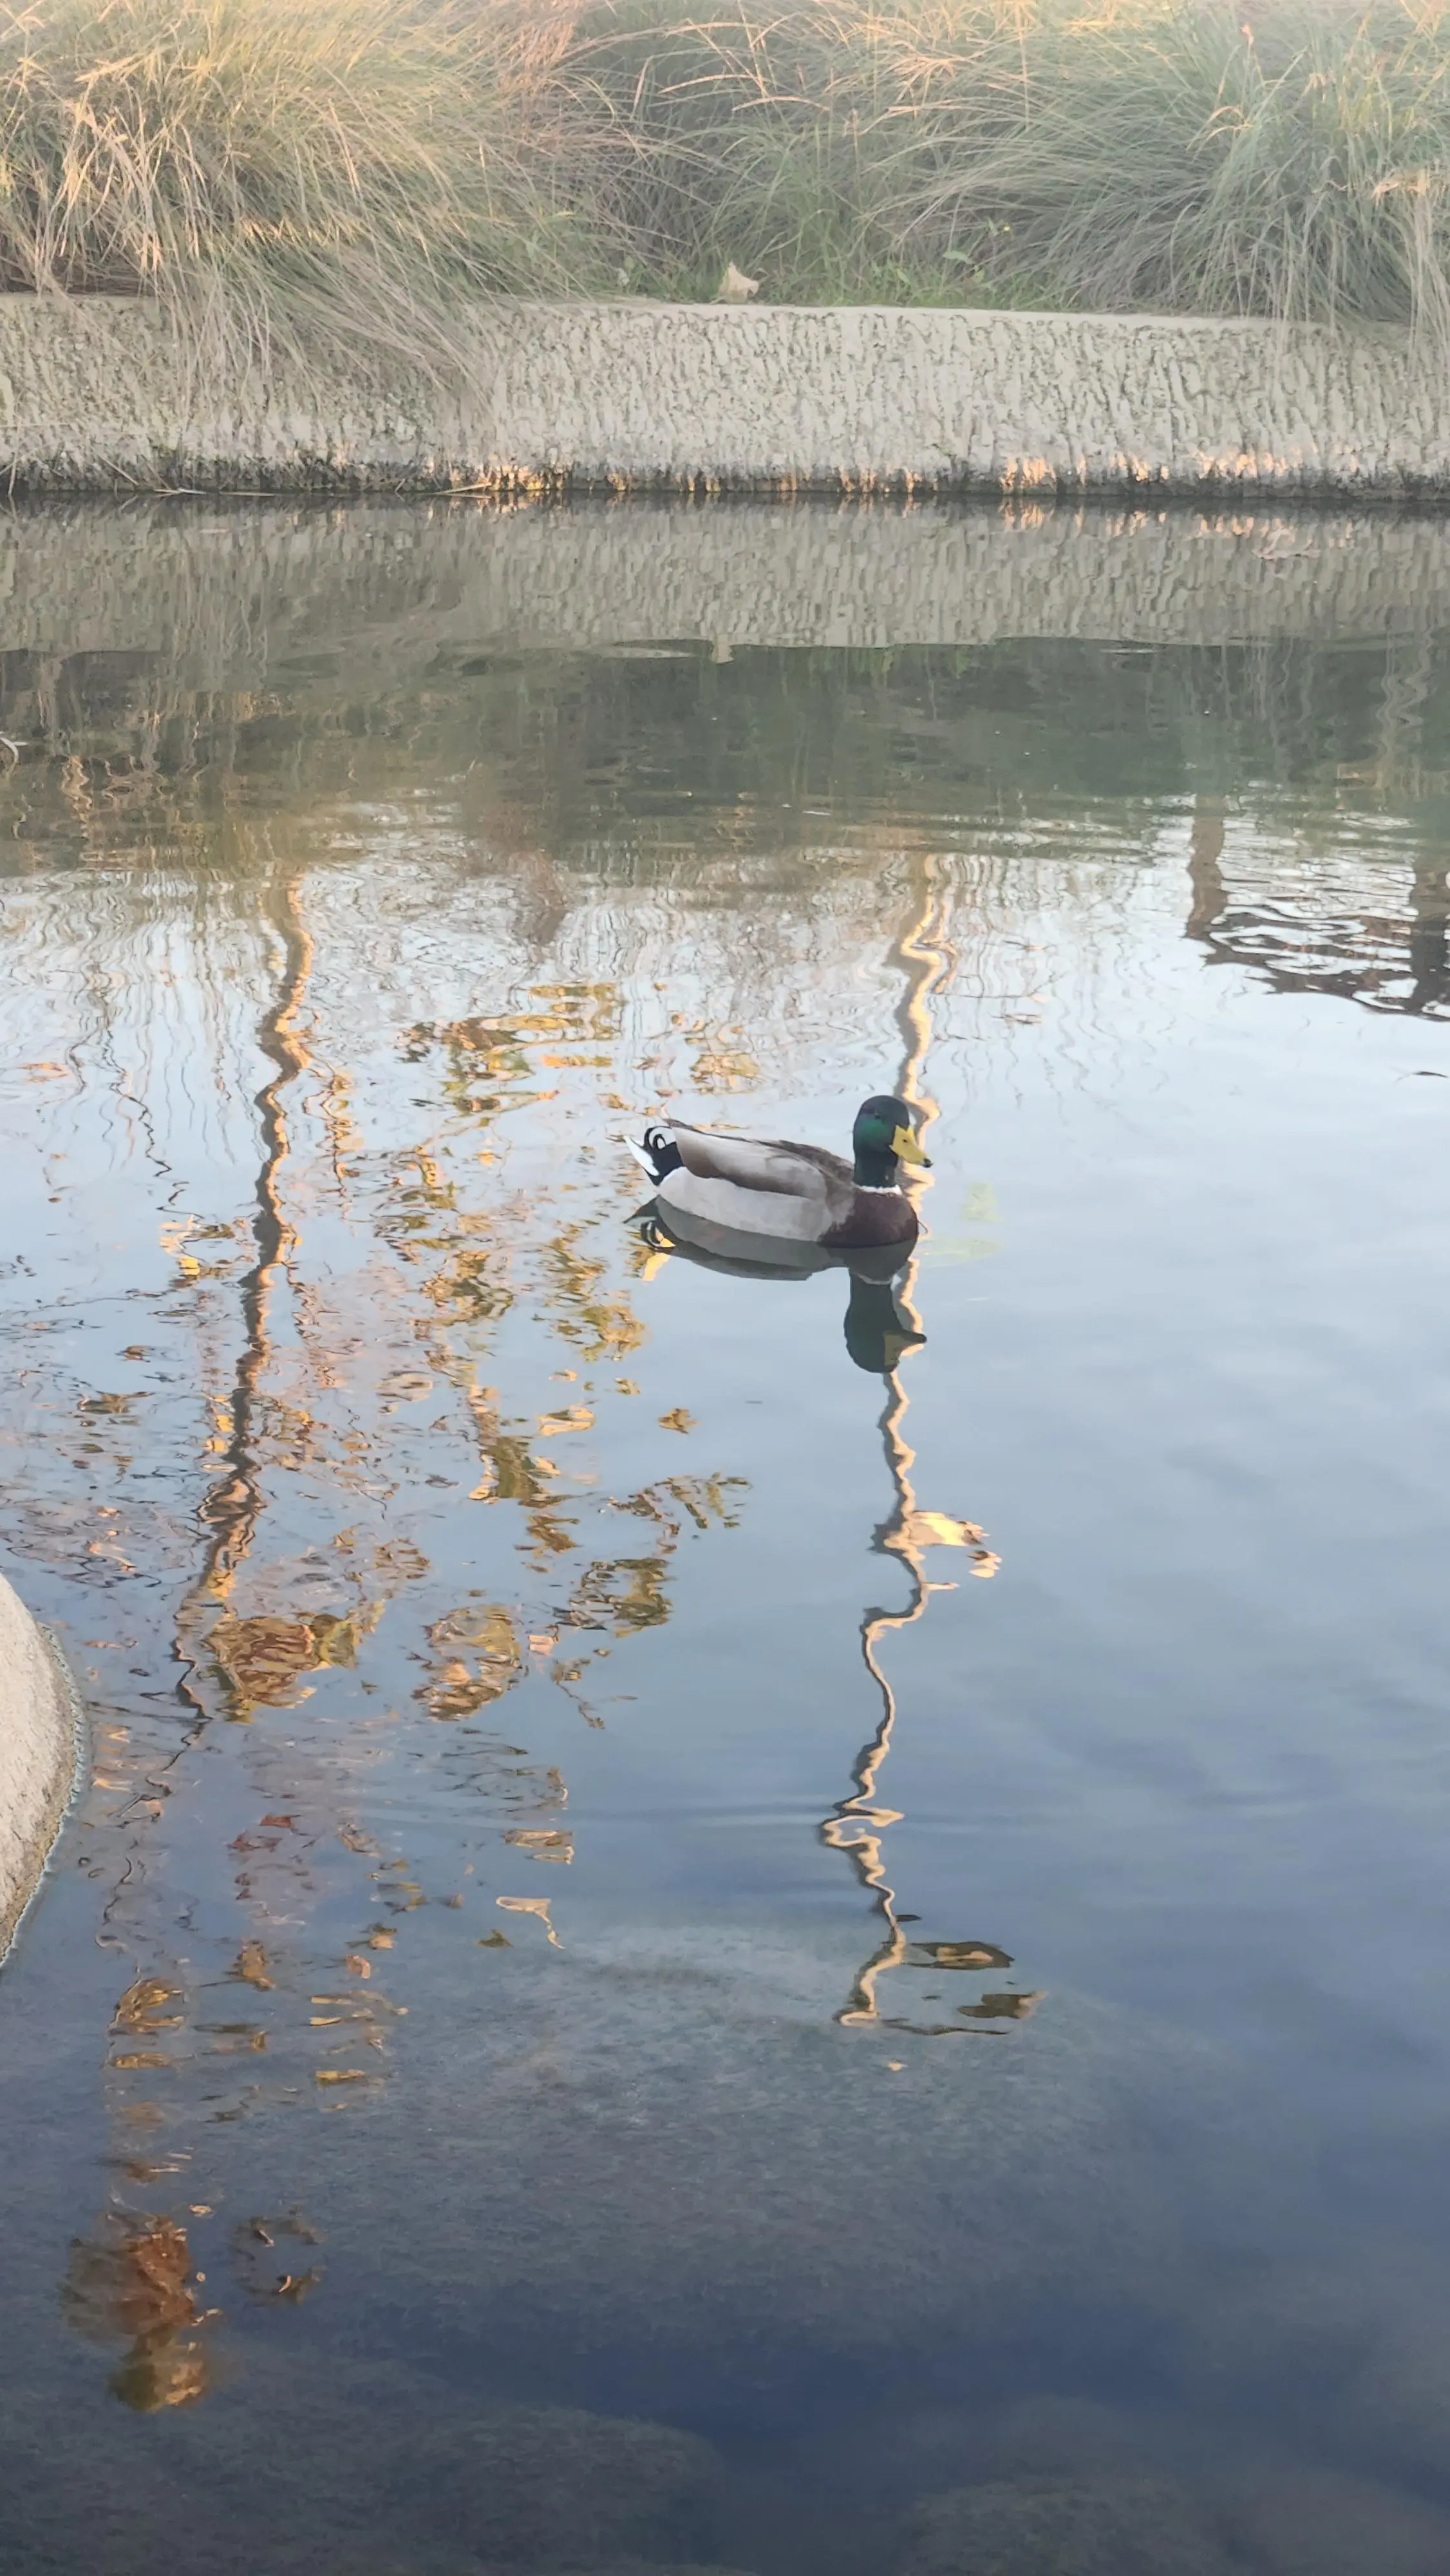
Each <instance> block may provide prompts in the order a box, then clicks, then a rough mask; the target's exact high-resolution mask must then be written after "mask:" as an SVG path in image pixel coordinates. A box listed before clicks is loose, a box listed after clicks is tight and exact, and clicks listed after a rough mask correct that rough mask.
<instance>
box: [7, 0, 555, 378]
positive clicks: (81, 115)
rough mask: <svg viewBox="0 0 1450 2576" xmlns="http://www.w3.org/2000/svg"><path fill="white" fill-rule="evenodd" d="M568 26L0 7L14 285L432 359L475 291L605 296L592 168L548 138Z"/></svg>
mask: <svg viewBox="0 0 1450 2576" xmlns="http://www.w3.org/2000/svg"><path fill="white" fill-rule="evenodd" d="M561 23H564V24H566V22H557V21H554V20H552V19H551V18H550V16H549V14H548V13H547V12H544V11H541V10H539V9H538V8H535V7H519V6H515V5H511V0H501V4H500V0H489V5H485V6H483V7H473V8H463V7H459V8H442V7H439V6H437V5H435V0H413V4H412V5H402V6H400V5H399V0H99V4H98V5H97V0H34V5H33V6H30V7H27V8H24V9H15V8H13V7H12V8H10V9H8V10H3V9H0V281H3V284H4V286H5V287H6V288H8V289H10V290H12V291H13V290H15V289H17V288H22V289H23V288H30V289H34V290H37V291H39V292H42V293H44V292H46V291H49V290H54V289H61V290H66V291H70V292H88V293H95V292H105V293H112V294H123V295H124V294H138V293H139V294H147V295H152V296H156V297H159V298H160V299H162V301H163V302H164V303H166V304H167V306H168V307H169V308H170V309H171V310H172V311H173V312H174V313H176V314H177V315H178V316H180V317H182V318H184V319H186V320H188V321H189V322H190V323H192V324H197V323H198V322H200V321H201V320H202V319H204V318H206V317H208V316H209V317H211V318H212V319H217V318H218V317H219V316H220V317H224V327H226V328H227V329H228V330H231V331H234V330H236V329H237V328H238V327H241V328H243V329H244V330H248V331H250V332H252V333H253V334H256V333H261V334H263V335H267V336H270V335H274V334H275V333H277V332H278V331H283V332H286V333H288V334H290V335H291V336H293V337H294V338H295V337H298V336H299V335H300V336H301V337H302V338H303V339H307V340H311V339H313V338H315V336H316V335H317V334H318V333H319V332H322V333H324V334H334V335H342V336H345V337H348V338H362V339H364V340H366V341H371V342H374V343H382V344H386V345H393V346H395V347H397V348H399V349H401V350H402V351H404V352H405V353H408V354H410V355H413V356H415V357H422V356H430V357H431V356H435V355H437V354H438V351H439V349H440V348H441V347H446V344H447V340H448V310H449V307H450V304H451V303H452V302H453V301H454V300H455V299H456V297H457V296H458V295H459V293H460V292H468V291H474V292H477V291H487V290H490V289H492V290H499V289H505V290H506V289H529V288H540V287H558V286H565V287H570V286H574V285H576V284H584V283H589V282H590V281H591V279H592V277H593V274H594V266H595V248H594V243H593V240H592V237H591V238H587V239H586V237H585V236H584V235H582V234H581V233H580V232H579V230H578V228H577V227H576V226H575V225H574V224H573V223H572V222H571V220H570V217H569V213H568V209H567V207H566V206H565V204H564V203H563V200H562V198H561V196H560V194H559V191H558V190H557V188H556V187H555V185H554V179H555V176H556V174H557V173H558V172H559V171H561V170H562V169H563V168H564V167H566V166H568V164H569V163H570V162H571V161H577V157H578V154H577V146H578V138H574V139H573V148H572V150H571V151H566V150H565V138H564V137H563V136H562V135H561V134H560V133H559V132H558V131H557V128H556V126H555V125H554V124H553V123H551V118H550V109H549V102H550V97H551V94H553V93H552V87H551V85H552V70H553V63H552V53H553V46H554V43H555V40H556V35H557V30H558V26H559V25H560V24H561ZM557 96H558V98H559V100H560V103H561V104H564V105H565V106H567V100H566V99H565V97H564V93H562V92H558V93H557Z"/></svg>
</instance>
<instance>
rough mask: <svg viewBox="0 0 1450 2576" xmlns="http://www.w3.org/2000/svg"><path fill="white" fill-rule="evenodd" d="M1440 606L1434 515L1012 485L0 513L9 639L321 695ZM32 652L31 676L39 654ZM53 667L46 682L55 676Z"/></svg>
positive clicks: (1352, 625)
mask: <svg viewBox="0 0 1450 2576" xmlns="http://www.w3.org/2000/svg"><path fill="white" fill-rule="evenodd" d="M1445 627H1450V515H1440V514H1436V515H1434V516H1431V515H1428V514H1418V515H1413V514H1407V513H1397V512H1393V511H1388V510H1382V509H1371V510H1361V511H1358V512H1350V511H1346V510H1342V509H1335V510H1329V509H1318V510H1311V509H1307V508H1301V509H1299V510H1297V511H1294V510H1287V509H1283V508H1278V509H1275V508H1273V507H1269V508H1267V509H1265V508H1263V507H1260V508H1258V509H1255V510H1235V511H1232V512H1228V511H1199V510H1192V509H1185V508H1182V507H1175V508H1171V509H1163V508H1157V509H1153V510H1151V511H1139V510H1127V511H1123V510H1116V509H1113V508H1111V507H1109V506H1107V505H1103V504H1099V505H1095V506H1092V507H1087V508H1081V509H1079V508H1076V507H1069V506H1068V505H1066V504H1059V505H1058V506H1057V507H1056V508H1055V509H1053V508H1044V507H1043V506H1041V505H1040V504H1037V503H1025V504H1024V503H1017V502H1011V503H1008V504H1005V505H998V506H993V505H991V504H987V503H973V504H969V505H965V506H962V505H957V504H954V503H950V502H943V503H928V504H924V505H918V506H915V507H911V508H906V507H903V506H901V505H899V504H896V503H891V502H883V503H877V504H874V505H867V506H859V505H857V504H855V503H852V504H850V505H849V506H847V507H845V508H840V507H835V508H833V507H829V506H823V505H820V504H811V503H805V502H801V503H795V504H791V503H781V502H753V503H750V504H749V505H744V506H737V505H735V504H733V503H730V502H720V503H713V504H694V503H681V502H674V503H667V504H658V503H647V502H629V503H626V504H623V505H618V504H614V503H608V502H600V501H583V502H577V503H573V504H570V505H568V506H560V505H557V504H554V503H552V502H543V503H537V504H530V505H527V506H523V507H518V506H511V507H505V508H502V509H498V508H494V507H489V506H484V505H481V504H479V503H477V502H473V501H447V502H432V503H425V504H423V505H421V506H420V505H419V504H418V503H417V502H411V501H409V502H391V503H384V502H378V501H375V500H367V499H362V500H357V501H354V502H351V503H349V505H348V506H347V507H346V508H345V509H338V508H336V507H327V506H318V505H317V504H316V503H314V502H310V501H309V502H301V503H299V502H260V503H259V502H238V503H225V504H221V505H218V504H217V503H215V502H205V501H191V502H184V503H167V502H130V503H127V504H125V505H124V506H121V507H117V506H116V505H115V504H113V503H110V502H98V501H81V502H69V503H64V504H57V503H53V502H52V503H47V504H46V505H45V506H44V507H42V508H38V509H36V510H34V511H27V510H18V511H14V512H12V513H10V514H8V515H6V514H0V644H3V646H4V647H5V648H6V650H7V651H8V652H9V653H11V654H12V655H13V654H15V653H17V652H25V653H29V654H33V655H35V656H37V657H39V659H40V661H41V662H42V663H50V662H52V661H53V662H55V663H56V664H57V665H59V664H60V663H62V662H64V661H65V660H66V659H67V658H68V657H70V656H72V655H76V654H80V655H94V654H120V655H125V656H131V657H144V659H145V661H146V662H147V663H148V664H149V665H150V666H151V667H154V668H156V669H158V670H164V671H166V672H168V673H169V674H170V675H171V676H172V678H173V679H174V680H175V681H177V682H179V683H180V684H181V685H183V686H190V687H193V688H198V689H218V690H227V689H263V688H265V687H266V686H267V685H268V683H269V681H270V680H271V679H273V678H276V677H280V676H283V675H286V676H287V680H288V685H289V686H295V685H297V679H296V675H297V672H298V671H299V670H301V669H305V670H306V671H307V672H309V673H310V674H312V675H313V678H314V681H315V685H316V686H317V688H318V689H319V690H321V691H323V692H324V693H325V694H326V695H327V696H328V697H329V698H331V699H336V697H337V695H338V694H339V691H346V690H347V689H348V688H350V687H353V686H357V687H359V688H361V689H362V690H363V691H364V692H368V693H371V692H373V691H375V690H376V688H377V687H378V685H379V684H381V685H382V686H384V687H385V688H391V687H394V686H403V685H406V684H407V681H408V679H409V676H410V675H416V674H419V673H421V672H424V671H426V670H427V669H428V667H429V665H430V664H431V663H432V662H433V660H434V658H435V657H437V656H442V657H443V658H444V659H445V660H447V659H448V658H449V657H456V656H458V655H460V654H465V655H466V654H469V653H476V652H488V651H493V650H500V649H514V648H519V647H525V648H526V647H531V646H537V647H544V648H552V649H555V650H564V651H567V650H569V649H570V648H571V647H575V646H609V645H629V644H635V643H649V642H654V641H659V640H672V641H678V642H687V643H706V644H711V645H713V646H715V647H716V648H717V649H724V648H726V647H730V648H735V647H740V646H746V645H753V644H754V645H767V644H769V645H807V644H825V645H857V646H862V645H901V644H948V645H967V646H971V645H981V644H990V643H992V642H994V641H996V640H997V639H998V638H1000V637H1007V636H1024V637H1030V636H1054V637H1055V636H1078V637H1082V638H1084V639H1087V640H1089V641H1094V642H1102V643H1123V644H1198V645H1221V644H1235V643H1247V642H1256V641H1260V640H1274V639H1279V638H1288V639H1293V638H1308V639H1310V640H1313V641H1316V642H1323V641H1326V640H1328V639H1329V638H1331V637H1339V638H1342V639H1344V640H1345V641H1349V640H1352V639H1363V640H1369V639H1371V638H1374V637H1379V636H1413V635H1425V634H1430V633H1433V632H1435V631H1436V630H1437V629H1441V628H1445ZM42 676H43V675H42ZM58 677H59V672H58V669H57V670H56V671H55V672H54V673H52V675H51V685H52V686H53V685H54V684H55V682H56V681H57V680H58Z"/></svg>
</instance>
